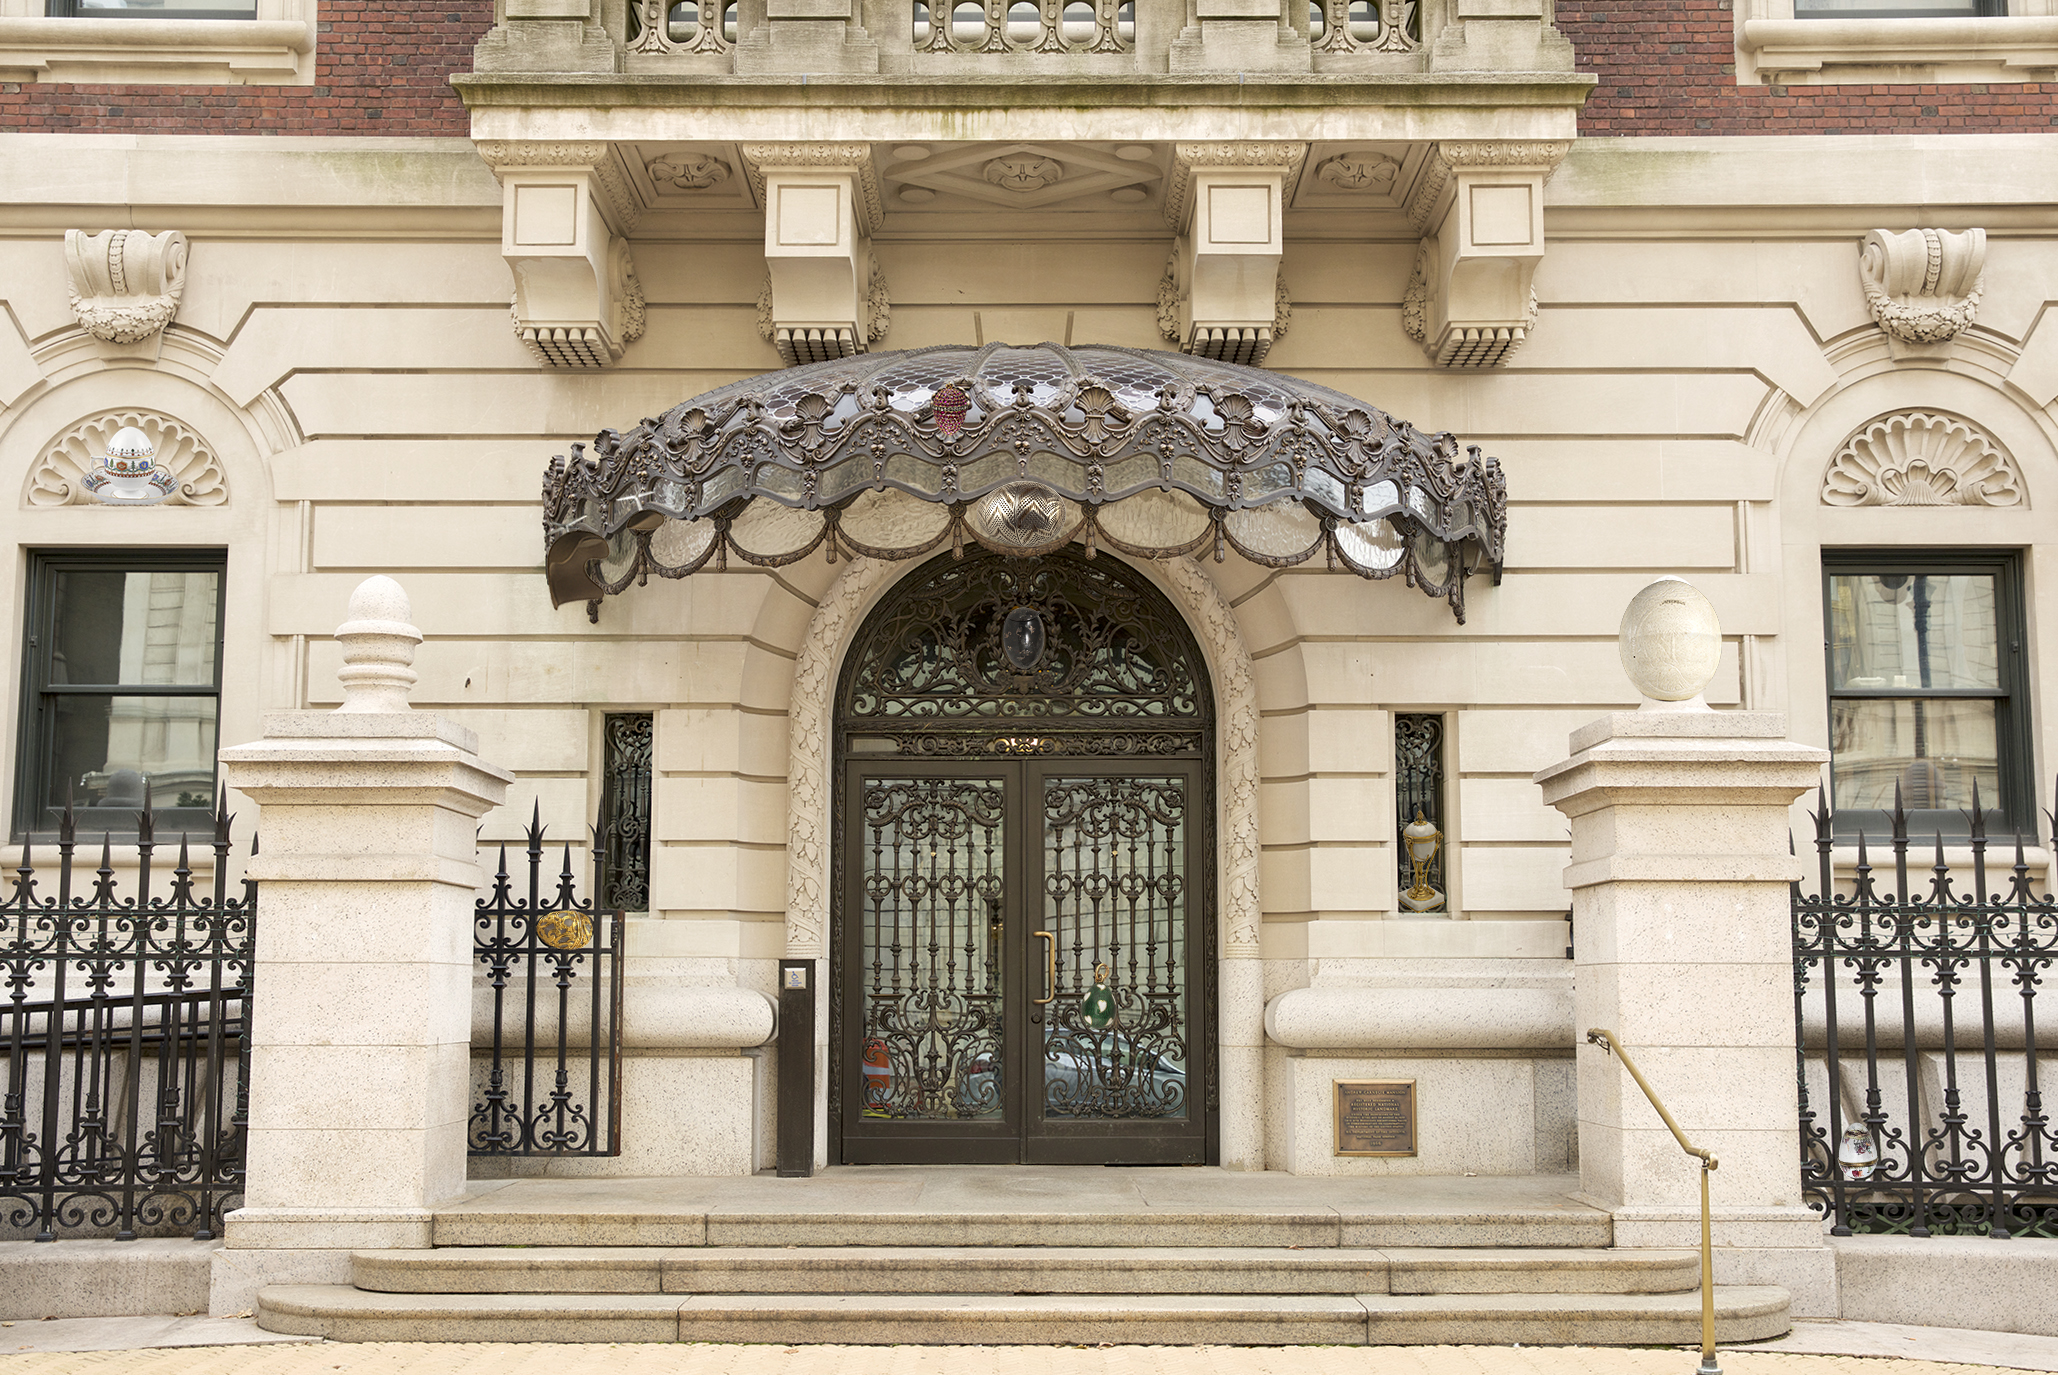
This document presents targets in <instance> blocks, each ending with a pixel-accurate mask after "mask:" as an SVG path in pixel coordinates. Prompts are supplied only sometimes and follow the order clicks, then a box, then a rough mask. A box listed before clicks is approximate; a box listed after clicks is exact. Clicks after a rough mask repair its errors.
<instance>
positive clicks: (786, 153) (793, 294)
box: [743, 143, 889, 367]
mask: <svg viewBox="0 0 2058 1375" xmlns="http://www.w3.org/2000/svg"><path fill="white" fill-rule="evenodd" d="M743 157H744V163H745V166H746V167H748V168H749V171H750V177H751V182H752V184H753V186H754V187H755V189H756V190H757V192H758V198H759V201H760V202H761V203H762V204H763V205H764V207H765V289H764V292H763V293H762V294H761V295H760V297H759V300H758V331H759V333H760V334H762V335H763V336H764V337H765V338H766V339H767V340H769V341H771V342H772V343H773V344H774V345H775V346H776V347H777V348H778V350H779V358H780V360H781V361H782V362H784V363H785V364H786V365H787V366H789V367H791V366H795V365H798V364H802V363H820V362H824V361H826V360H828V359H831V358H848V357H851V356H852V355H854V354H859V353H864V352H866V351H867V350H868V349H869V348H870V346H871V345H872V344H874V343H876V342H878V341H879V340H880V339H882V338H884V337H885V334H886V329H887V324H888V318H889V317H888V314H887V311H888V303H887V300H886V283H885V279H884V278H883V277H882V276H880V275H879V272H878V262H877V260H876V259H874V258H873V256H872V241H871V231H872V229H873V228H874V227H876V226H877V224H878V222H879V215H880V198H879V180H878V176H877V174H876V173H875V172H874V171H873V169H872V163H871V150H870V149H869V148H868V147H867V146H866V145H864V144H862V143H850V144H842V143H835V144H751V145H746V146H745V147H744V149H743Z"/></svg>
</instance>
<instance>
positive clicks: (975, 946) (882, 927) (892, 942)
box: [859, 778, 1006, 1120]
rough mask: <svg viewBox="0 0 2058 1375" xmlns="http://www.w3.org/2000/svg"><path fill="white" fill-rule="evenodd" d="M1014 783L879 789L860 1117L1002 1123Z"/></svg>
mask: <svg viewBox="0 0 2058 1375" xmlns="http://www.w3.org/2000/svg"><path fill="white" fill-rule="evenodd" d="M1005 808H1006V795H1005V792H1004V788H1003V784H1002V781H1001V780H1000V779H997V778H995V779H966V778H879V779H868V780H867V781H866V784H865V789H864V799H863V815H864V823H863V824H864V828H865V835H866V837H867V848H866V851H865V871H864V879H863V886H864V901H865V911H864V916H863V921H864V954H863V957H862V958H863V964H864V968H863V970H862V977H863V990H862V993H861V997H862V998H863V1000H864V1001H863V1008H864V1013H863V1016H864V1027H863V1040H862V1042H861V1045H860V1057H859V1058H860V1063H861V1065H862V1070H861V1073H862V1074H863V1077H864V1083H863V1086H862V1089H861V1091H860V1100H859V1101H860V1107H859V1111H860V1113H861V1114H862V1115H863V1116H865V1117H873V1118H892V1119H901V1120H905V1119H911V1118H928V1119H965V1118H998V1117H999V1116H1000V1115H1001V1106H1002V1105H1001V969H1002V959H1001V890H1002V884H1003V882H1004V881H1005V876H1004V872H1003V867H1002V866H1003V859H1002V853H1001V824H1002V820H1003V816H1004V813H1005Z"/></svg>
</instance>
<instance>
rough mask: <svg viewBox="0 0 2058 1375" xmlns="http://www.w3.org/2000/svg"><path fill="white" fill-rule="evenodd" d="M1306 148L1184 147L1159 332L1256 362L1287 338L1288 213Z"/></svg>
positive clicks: (1171, 197) (1171, 212)
mask: <svg viewBox="0 0 2058 1375" xmlns="http://www.w3.org/2000/svg"><path fill="white" fill-rule="evenodd" d="M1307 156H1308V145H1307V144H1305V143H1181V144H1178V145H1176V147H1175V148H1174V152H1173V160H1172V176H1171V180H1170V182H1169V183H1168V185H1167V187H1166V191H1165V218H1166V220H1167V221H1169V222H1170V223H1171V225H1172V228H1173V230H1174V232H1175V233H1176V234H1177V235H1178V237H1177V238H1176V239H1175V240H1174V241H1173V246H1172V257H1171V261H1169V262H1168V263H1167V264H1166V265H1165V280H1164V281H1163V282H1161V283H1159V286H1158V328H1159V330H1160V332H1162V333H1163V334H1164V336H1165V337H1166V338H1167V339H1168V340H1170V341H1172V342H1173V343H1175V344H1177V345H1178V346H1179V347H1180V348H1182V349H1184V350H1185V351H1186V352H1188V353H1191V354H1196V355H1198V356H1200V357H1203V358H1214V359H1219V360H1221V361H1224V362H1230V363H1248V364H1251V365H1253V366H1255V365H1256V364H1259V363H1262V362H1264V361H1265V355H1266V354H1267V353H1269V352H1271V349H1272V345H1273V344H1274V343H1275V342H1277V340H1278V339H1279V337H1280V335H1282V334H1284V333H1285V332H1286V325H1287V321H1288V319H1289V317H1290V314H1291V306H1290V304H1289V302H1288V301H1287V297H1286V288H1285V285H1284V284H1283V283H1282V282H1281V281H1280V280H1279V258H1280V254H1281V252H1282V251H1283V249H1284V247H1285V235H1284V231H1283V227H1282V226H1283V218H1282V212H1283V210H1284V208H1285V205H1286V201H1287V199H1288V198H1289V197H1290V196H1291V195H1292V193H1293V187H1294V183H1295V182H1296V181H1297V180H1298V179H1299V177H1300V174H1301V167H1302V165H1303V163H1305V161H1306V160H1307Z"/></svg>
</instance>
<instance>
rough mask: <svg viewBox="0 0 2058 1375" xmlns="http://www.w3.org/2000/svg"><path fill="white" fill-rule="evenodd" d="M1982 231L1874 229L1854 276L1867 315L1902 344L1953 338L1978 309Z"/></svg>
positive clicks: (1983, 268)
mask: <svg viewBox="0 0 2058 1375" xmlns="http://www.w3.org/2000/svg"><path fill="white" fill-rule="evenodd" d="M1986 263H1987V234H1986V231H1985V230H1984V229H1968V230H1966V231H1965V232H1964V233H1962V234H1954V233H1951V232H1949V231H1948V230H1943V229H1910V230H1907V231H1906V232H1904V233H1900V234H1895V233H1891V232H1889V231H1888V230H1884V229H1875V230H1873V231H1872V232H1871V233H1869V234H1867V235H1866V236H1865V241H1864V242H1863V243H1861V244H1860V245H1859V246H1858V275H1859V278H1860V280H1861V281H1862V282H1863V283H1864V287H1865V302H1866V304H1867V305H1868V306H1869V307H1870V308H1871V310H1872V318H1873V319H1874V320H1876V321H1877V322H1878V323H1879V327H1880V328H1881V329H1883V330H1885V331H1886V332H1887V334H1888V335H1890V336H1891V337H1893V338H1895V339H1897V340H1899V341H1901V342H1902V343H1904V344H1936V343H1942V342H1943V341H1944V340H1946V339H1951V338H1954V337H1956V336H1957V334H1958V333H1959V331H1961V330H1963V329H1964V328H1965V327H1966V326H1968V325H1970V324H1971V323H1972V320H1973V317H1974V316H1975V315H1977V314H1978V313H1979V298H1980V293H1981V292H1982V291H1983V290H1985V287H1986Z"/></svg>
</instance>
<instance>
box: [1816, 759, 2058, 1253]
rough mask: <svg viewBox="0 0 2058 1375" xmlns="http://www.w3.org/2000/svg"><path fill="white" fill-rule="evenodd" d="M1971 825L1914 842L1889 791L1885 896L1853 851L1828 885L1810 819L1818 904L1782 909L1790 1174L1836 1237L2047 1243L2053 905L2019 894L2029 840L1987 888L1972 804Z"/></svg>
mask: <svg viewBox="0 0 2058 1375" xmlns="http://www.w3.org/2000/svg"><path fill="white" fill-rule="evenodd" d="M1969 820H1970V831H1969V834H1967V835H1965V836H1961V837H1959V838H1957V839H1955V840H1952V841H1949V842H1947V841H1946V840H1945V839H1944V838H1942V837H1940V836H1931V837H1916V838H1913V839H1911V837H1910V836H1909V834H1908V819H1907V815H1906V813H1905V812H1904V811H1903V810H1902V808H1901V803H1900V796H1899V793H1898V790H1897V792H1896V795H1895V800H1894V811H1893V815H1892V834H1891V835H1890V836H1889V837H1886V838H1885V839H1887V841H1888V842H1889V844H1890V847H1891V854H1892V874H1891V879H1890V880H1885V882H1886V883H1890V885H1891V886H1883V879H1882V876H1881V875H1879V874H1878V872H1877V870H1876V869H1875V868H1874V866H1873V864H1872V863H1871V855H1872V853H1873V852H1872V851H1871V850H1869V849H1868V846H1867V841H1866V839H1865V838H1864V837H1862V836H1861V837H1860V838H1859V840H1858V844H1857V848H1856V851H1855V858H1856V861H1857V862H1856V866H1855V868H1854V869H1853V870H1852V871H1851V872H1850V876H1849V878H1848V879H1847V880H1843V881H1842V882H1841V883H1840V882H1839V878H1838V874H1837V872H1836V865H1835V855H1834V853H1833V852H1834V850H1835V840H1834V838H1833V835H1832V826H1833V820H1832V817H1831V815H1830V811H1829V804H1828V800H1827V798H1826V797H1825V798H1822V799H1821V800H1820V801H1819V803H1818V806H1817V809H1816V812H1815V851H1816V861H1817V866H1816V867H1817V875H1816V891H1815V892H1814V893H1813V894H1806V893H1803V892H1802V890H1801V885H1800V884H1798V883H1797V884H1795V885H1794V894H1793V949H1794V1017H1795V1023H1796V1030H1797V1035H1798V1046H1799V1060H1800V1121H1801V1172H1802V1180H1803V1189H1804V1192H1805V1194H1806V1196H1807V1198H1808V1200H1809V1203H1810V1205H1811V1206H1812V1207H1814V1208H1815V1209H1816V1210H1817V1211H1819V1212H1822V1213H1823V1214H1825V1216H1826V1217H1827V1218H1828V1219H1829V1220H1830V1222H1831V1224H1832V1230H1833V1231H1834V1232H1835V1234H1836V1235H1838V1236H1849V1235H1851V1234H1852V1233H1854V1232H1856V1233H1878V1232H1894V1233H1903V1234H1906V1235H1909V1236H1931V1235H1943V1234H1960V1235H1965V1234H1971V1235H1982V1236H1992V1237H2010V1236H2058V1132H2054V1130H2053V1125H2052V1122H2051V1119H2050V1118H2049V1117H2048V1116H2047V1115H2046V1112H2045V1108H2044V1101H2043V1094H2042V1091H2041V1089H2040V1087H2039V1080H2038V1076H2039V1073H2040V1048H2039V1044H2038V1032H2037V1020H2036V1018H2037V993H2038V990H2039V988H2040V987H2041V986H2042V984H2043V981H2044V979H2045V978H2046V977H2047V976H2048V975H2049V974H2050V973H2051V969H2052V964H2053V962H2054V961H2058V902H2054V900H2053V898H2052V896H2051V894H2050V893H2049V892H2048V891H2047V892H2043V893H2039V892H2037V891H2035V886H2034V885H2033V884H2032V882H2031V879H2030V871H2029V868H2028V866H2027V864H2026V863H2025V860H2024V851H2025V849H2026V847H2027V845H2028V844H2031V843H2034V839H2035V838H2034V836H2032V837H2029V838H2028V839H2027V840H2026V839H2025V837H2024V836H2023V835H2021V834H2020V833H2019V832H2018V833H2017V834H2015V835H2014V836H2012V837H2011V838H2009V839H2008V840H2006V841H2002V842H2000V844H2001V848H2002V855H2003V856H2004V857H2005V856H2006V855H2007V854H2008V853H2009V850H2010V847H2012V855H2013V859H2012V863H2011V862H2007V861H2006V859H2005V858H2004V859H2003V863H2004V865H2005V867H2004V868H2003V869H2002V870H2001V872H1998V873H1990V872H1989V839H1988V836H1987V834H1986V826H1985V815H1984V813H1982V811H1981V810H1980V806H1979V797H1978V793H1977V790H1975V792H1974V795H1973V806H1972V810H1971V812H1970V814H1969ZM2052 821H2053V825H2054V827H2058V816H2054V817H2053V819H2052ZM1947 843H1948V844H1949V845H1950V848H1951V849H1952V850H1954V851H1957V852H1958V853H1957V854H1956V855H1955V856H1953V857H1954V858H1957V859H1960V860H1961V861H1962V860H1968V859H1969V863H1963V864H1961V865H1960V866H1958V867H1955V868H1954V866H1953V865H1952V864H1950V863H1947V862H1946V855H1945V847H1946V844H1947ZM2054 850H2058V839H2054ZM1967 851H1969V855H1967V854H1966V853H1965V852H1967ZM2043 886H2044V887H2046V888H2048V887H2049V884H2048V883H2046V884H2045V885H2043ZM1840 888H1841V889H1842V891H1839V889H1840ZM2046 1039H2048V1033H2047V1034H2046Z"/></svg>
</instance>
